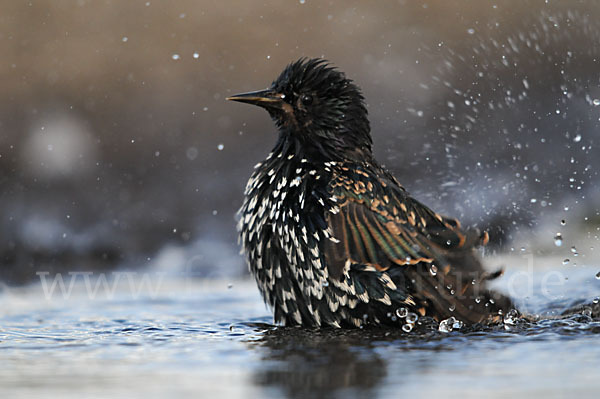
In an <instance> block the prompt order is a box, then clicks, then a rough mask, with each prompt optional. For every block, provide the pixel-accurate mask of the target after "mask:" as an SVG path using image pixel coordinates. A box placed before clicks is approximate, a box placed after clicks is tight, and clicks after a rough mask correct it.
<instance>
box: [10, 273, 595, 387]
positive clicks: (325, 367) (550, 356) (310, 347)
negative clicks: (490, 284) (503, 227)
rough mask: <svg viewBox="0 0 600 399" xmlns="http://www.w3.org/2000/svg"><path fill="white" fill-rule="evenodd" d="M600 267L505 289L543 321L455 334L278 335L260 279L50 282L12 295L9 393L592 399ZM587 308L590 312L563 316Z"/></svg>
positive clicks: (513, 282)
mask: <svg viewBox="0 0 600 399" xmlns="http://www.w3.org/2000/svg"><path fill="white" fill-rule="evenodd" d="M596 272H597V270H595V268H594V267H581V266H578V267H576V268H565V269H563V270H560V273H561V276H563V278H564V284H558V283H557V282H556V281H555V282H554V283H553V284H546V285H544V284H542V282H543V281H544V278H545V279H546V282H548V281H551V279H550V278H549V277H544V276H547V272H542V271H540V272H536V273H534V274H533V276H532V278H531V281H528V280H527V279H526V278H523V277H522V276H521V277H519V278H512V276H515V275H516V273H518V270H509V272H508V273H507V274H506V276H505V277H503V280H502V281H500V282H499V285H500V288H502V287H504V288H505V289H512V290H514V292H517V293H518V292H519V290H522V288H523V287H527V286H529V285H531V286H532V287H533V290H534V291H533V292H532V293H531V295H529V296H526V297H523V298H521V299H520V300H521V303H522V305H523V306H524V307H525V308H526V309H527V310H528V311H530V312H532V313H536V314H542V315H543V316H542V317H541V318H540V320H539V321H537V322H532V323H518V324H517V325H511V324H506V325H500V326H496V327H493V328H487V329H480V330H475V331H472V330H467V329H462V331H453V332H450V333H442V332H439V331H437V330H428V329H427V328H424V327H423V328H421V329H420V330H419V331H416V332H415V331H413V332H412V333H410V334H406V333H403V332H401V331H398V330H390V329H363V330H350V331H347V330H346V331H344V330H322V331H307V330H303V329H299V328H282V327H275V326H272V325H271V324H270V323H271V315H270V313H269V311H268V310H267V309H266V308H265V306H264V305H263V303H262V301H261V299H260V297H259V295H258V291H257V289H256V287H255V285H254V283H253V282H252V281H250V280H240V281H227V280H212V281H207V280H190V279H185V278H181V277H176V276H165V275H162V274H152V273H149V274H147V275H146V280H143V281H145V282H146V283H148V282H150V283H151V285H148V286H146V287H142V288H140V285H139V284H141V281H142V279H132V280H127V279H126V278H122V279H121V280H120V282H119V283H118V284H116V285H115V286H112V285H109V286H108V287H110V288H113V289H112V290H106V289H105V288H106V287H105V286H102V285H99V286H98V287H99V288H98V289H96V290H95V291H94V290H93V289H94V287H96V285H95V284H96V283H97V281H98V280H94V279H91V280H89V281H87V283H86V281H85V279H84V278H83V277H81V276H79V277H78V279H77V281H76V282H75V283H74V284H73V286H72V290H71V291H70V293H68V294H64V293H63V291H61V290H60V286H59V285H56V286H55V291H53V292H52V295H49V291H48V290H49V287H51V285H49V284H47V285H46V287H45V290H44V286H43V285H42V284H41V283H37V284H33V285H30V286H26V287H23V288H6V287H5V288H4V289H3V290H2V291H0V304H1V309H0V359H1V360H0V361H1V363H2V367H1V368H0V392H1V393H2V397H11V398H16V397H27V396H53V397H81V396H82V395H83V396H98V395H111V396H119V397H123V396H127V397H165V396H167V395H172V396H173V397H191V396H195V397H197V396H201V397H209V395H211V396H212V395H219V396H220V397H223V396H228V397H245V398H248V397H280V396H281V395H282V394H285V395H286V396H292V397H302V396H309V395H310V396H311V397H361V396H365V395H369V396H379V397H398V396H399V395H402V396H406V395H409V396H413V395H420V396H429V395H443V396H445V397H455V396H459V395H460V396H467V397H481V396H483V395H485V396H492V397H501V396H502V397H504V396H506V395H512V394H519V395H524V394H526V395H530V396H534V397H561V396H574V395H586V396H595V395H596V393H597V392H598V390H599V389H600V380H598V370H599V369H600V345H599V342H600V341H599V339H598V338H599V337H600V336H599V335H598V334H599V333H600V317H598V311H599V309H598V308H599V306H598V304H594V298H595V297H596V296H597V295H598V294H599V293H600V280H596V279H595V277H594V276H595V273H596ZM136 276H137V275H136ZM138 277H139V276H138ZM48 278H50V277H48ZM50 281H51V280H48V281H47V283H48V282H50ZM65 281H67V280H65ZM107 281H109V282H111V283H112V282H114V275H113V280H110V279H109V280H107ZM132 281H133V282H134V283H135V284H134V285H133V286H132V285H131V282H132ZM86 284H87V285H86ZM519 284H520V285H519ZM65 287H66V288H69V285H68V284H66V285H65ZM90 287H91V289H92V291H90ZM132 287H133V288H134V289H132ZM90 292H91V293H92V294H93V295H92V294H90ZM577 304H587V305H589V306H583V307H581V308H579V310H576V311H574V312H572V314H571V315H569V316H563V317H562V318H558V319H556V318H554V319H553V318H552V317H556V316H557V315H560V314H561V313H562V312H563V311H565V310H566V309H567V308H569V307H571V306H574V305H577Z"/></svg>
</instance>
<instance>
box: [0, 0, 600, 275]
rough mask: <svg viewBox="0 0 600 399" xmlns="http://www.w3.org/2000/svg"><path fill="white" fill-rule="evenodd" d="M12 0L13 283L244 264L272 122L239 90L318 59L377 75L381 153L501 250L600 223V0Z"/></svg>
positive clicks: (219, 271)
mask: <svg viewBox="0 0 600 399" xmlns="http://www.w3.org/2000/svg"><path fill="white" fill-rule="evenodd" d="M0 8H1V12H0V54H2V57H1V59H0V92H1V93H2V95H1V96H0V209H1V211H0V280H2V281H4V282H6V283H8V284H20V283H24V282H27V281H32V280H33V279H35V278H36V272H38V271H50V272H65V271H74V270H75V271H84V270H109V269H113V268H116V267H122V268H139V267H149V268H156V269H158V270H184V271H188V272H189V271H193V272H194V273H196V274H198V275H199V276H207V277H212V276H217V277H218V276H232V275H242V274H243V273H245V270H246V267H245V265H244V263H243V260H242V258H241V257H240V256H239V255H238V250H239V248H238V245H237V239H236V231H235V212H236V210H237V208H238V207H239V206H240V205H241V201H242V192H243V188H244V185H245V182H246V180H247V179H248V177H249V175H250V173H251V171H252V166H253V165H254V164H255V163H257V162H258V161H260V160H262V159H263V158H264V157H265V156H266V154H267V153H268V152H269V150H270V149H271V146H272V145H273V144H274V141H275V138H276V135H275V128H274V126H273V124H272V122H271V121H270V119H269V117H268V115H267V113H266V112H264V111H262V110H259V109H256V108H255V107H249V106H244V105H241V104H233V103H227V102H226V101H225V100H224V99H225V97H227V96H228V95H230V94H233V93H237V92H243V91H248V90H255V89H261V88H264V87H266V86H268V85H269V84H270V82H271V81H272V80H273V79H275V78H276V77H277V75H278V73H279V72H280V71H281V70H282V68H283V67H284V66H285V65H286V64H287V63H289V62H291V61H293V60H296V59H297V58H299V57H302V56H308V57H324V58H327V59H328V60H330V61H332V62H333V63H334V64H335V65H337V66H338V67H339V68H340V69H342V70H343V71H345V72H346V73H347V75H348V76H349V77H350V78H352V79H354V80H355V81H356V83H357V84H358V85H359V86H361V87H362V89H363V91H364V94H365V97H366V99H367V102H368V109H369V113H370V118H371V124H372V130H373V132H372V133H373V138H374V141H375V153H376V156H377V157H378V159H379V160H380V161H381V162H382V163H384V164H385V165H386V166H387V167H388V168H389V169H391V170H392V171H393V172H394V174H395V175H396V176H397V177H398V179H399V180H400V181H401V182H402V183H403V184H404V186H405V187H406V188H407V189H408V190H409V191H410V192H411V193H412V194H413V195H414V196H416V197H417V198H419V199H420V200H421V201H422V202H424V203H425V204H427V205H429V206H431V207H433V208H434V209H436V210H438V211H440V212H442V213H445V214H448V215H451V216H456V217H459V218H461V219H462V221H463V224H465V225H469V224H477V225H478V226H480V227H482V228H487V229H489V231H490V234H491V238H492V246H491V249H489V251H499V252H503V251H511V250H515V248H516V249H517V250H518V249H520V248H523V250H528V251H531V252H534V253H536V252H544V251H546V252H548V251H566V252H567V253H569V252H570V250H569V248H570V247H571V245H572V244H573V245H575V244H574V243H575V241H576V240H578V239H579V238H578V237H584V238H587V239H589V240H592V241H594V240H597V238H598V234H599V232H598V226H599V225H600V216H599V211H598V208H599V206H598V203H599V202H600V189H599V186H598V183H599V181H600V178H599V176H598V170H599V168H600V156H598V155H599V154H600V153H599V148H597V146H598V145H600V143H599V141H600V136H599V127H600V126H599V125H600V121H599V118H600V85H599V84H600V65H599V63H600V47H599V46H598V43H600V4H598V3H597V2H594V1H569V2H558V1H548V0H547V1H519V2H516V1H513V2H497V3H496V2H492V1H477V2H468V1H448V0H439V1H427V2H423V1H408V0H406V1H396V2H393V3H392V2H385V4H384V3H379V2H359V1H337V0H336V1H326V2H323V1H311V0H306V1H304V0H301V1H264V2H261V3H260V4H258V3H255V2H249V1H241V0H240V1H227V2H225V1H192V0H181V1H177V2H169V1H158V0H151V1H144V0H128V1H114V0H102V1H101V0H97V1H91V0H89V1H88V0H31V1H5V2H3V3H2V6H1V7H0ZM563 240H564V243H563V244H562V245H559V244H561V243H562V242H563ZM579 252H580V253H582V255H584V254H585V253H586V252H587V253H588V254H589V255H593V248H592V246H586V248H585V249H583V248H579Z"/></svg>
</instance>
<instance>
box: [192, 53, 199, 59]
mask: <svg viewBox="0 0 600 399" xmlns="http://www.w3.org/2000/svg"><path fill="white" fill-rule="evenodd" d="M192 57H194V58H195V59H198V58H200V54H198V53H194V54H192Z"/></svg>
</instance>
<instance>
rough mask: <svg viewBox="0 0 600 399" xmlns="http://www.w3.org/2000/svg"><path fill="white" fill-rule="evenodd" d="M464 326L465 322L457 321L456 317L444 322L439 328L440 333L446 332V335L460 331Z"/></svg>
mask: <svg viewBox="0 0 600 399" xmlns="http://www.w3.org/2000/svg"><path fill="white" fill-rule="evenodd" d="M462 326H463V322H462V321H460V320H457V319H456V318H454V317H449V318H447V319H446V320H442V321H441V322H440V325H439V327H438V331H440V332H444V333H449V332H452V331H453V330H455V329H456V330H458V329H460V328H462Z"/></svg>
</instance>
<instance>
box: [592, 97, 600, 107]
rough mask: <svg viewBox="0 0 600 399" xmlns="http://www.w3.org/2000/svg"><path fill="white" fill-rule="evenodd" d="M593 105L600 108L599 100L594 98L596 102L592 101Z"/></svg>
mask: <svg viewBox="0 0 600 399" xmlns="http://www.w3.org/2000/svg"><path fill="white" fill-rule="evenodd" d="M592 104H594V105H596V106H598V105H600V100H599V99H597V98H594V100H593V101H592Z"/></svg>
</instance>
